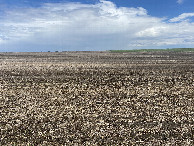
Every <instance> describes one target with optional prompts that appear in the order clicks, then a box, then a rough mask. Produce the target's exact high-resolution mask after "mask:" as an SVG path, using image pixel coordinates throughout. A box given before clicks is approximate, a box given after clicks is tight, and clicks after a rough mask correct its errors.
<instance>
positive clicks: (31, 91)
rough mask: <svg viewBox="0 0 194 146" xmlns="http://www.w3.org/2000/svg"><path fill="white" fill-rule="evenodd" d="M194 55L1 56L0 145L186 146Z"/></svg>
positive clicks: (192, 123) (192, 112) (193, 110)
mask: <svg viewBox="0 0 194 146" xmlns="http://www.w3.org/2000/svg"><path fill="white" fill-rule="evenodd" d="M193 117H194V52H189V51H188V52H173V51H169V52H162V51H158V52H121V53H113V52H109V51H104V52H45V53H44V52H43V53H0V145H45V146H46V145H188V146H189V145H193V144H194V143H193V134H194V129H193V127H194V119H193Z"/></svg>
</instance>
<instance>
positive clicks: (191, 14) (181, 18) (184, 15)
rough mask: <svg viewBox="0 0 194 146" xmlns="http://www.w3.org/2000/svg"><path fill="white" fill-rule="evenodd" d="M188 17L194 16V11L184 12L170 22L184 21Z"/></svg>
mask: <svg viewBox="0 0 194 146" xmlns="http://www.w3.org/2000/svg"><path fill="white" fill-rule="evenodd" d="M188 17H194V13H183V14H181V15H179V16H178V17H175V18H172V19H170V22H178V21H183V20H185V19H186V18H188Z"/></svg>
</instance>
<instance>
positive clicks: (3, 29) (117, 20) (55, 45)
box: [0, 0, 194, 51]
mask: <svg viewBox="0 0 194 146" xmlns="http://www.w3.org/2000/svg"><path fill="white" fill-rule="evenodd" d="M191 14H192V13H189V15H188V13H187V14H182V15H180V16H179V17H177V18H173V19H171V20H170V22H175V23H167V22H165V21H164V19H161V18H157V17H152V16H150V15H148V14H147V11H146V10H145V9H144V8H141V7H138V8H127V7H117V6H116V5H115V4H114V3H112V2H110V1H104V0H101V1H100V2H99V3H97V4H81V3H46V4H44V5H42V7H38V8H26V9H19V8H18V9H15V10H7V11H6V15H4V16H3V17H1V18H0V49H3V48H7V49H12V48H16V49H21V50H19V51H31V49H33V51H41V50H42V51H48V50H52V49H54V50H55V49H58V50H60V49H63V50H65V49H68V50H109V49H130V48H132V47H133V48H135V47H143V48H148V47H155V46H158V47H162V46H167V45H176V44H178V45H179V44H181V45H182V44H183V45H187V44H193V38H194V24H193V23H190V22H184V21H183V22H177V21H180V20H182V19H185V18H186V17H190V16H191Z"/></svg>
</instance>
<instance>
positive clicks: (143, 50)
mask: <svg viewBox="0 0 194 146" xmlns="http://www.w3.org/2000/svg"><path fill="white" fill-rule="evenodd" d="M109 51H110V52H112V53H125V52H163V51H174V52H190V51H192V52H193V51H194V48H170V49H135V50H109Z"/></svg>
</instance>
